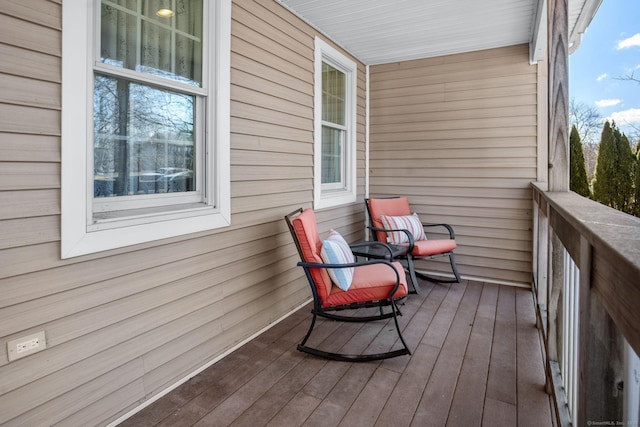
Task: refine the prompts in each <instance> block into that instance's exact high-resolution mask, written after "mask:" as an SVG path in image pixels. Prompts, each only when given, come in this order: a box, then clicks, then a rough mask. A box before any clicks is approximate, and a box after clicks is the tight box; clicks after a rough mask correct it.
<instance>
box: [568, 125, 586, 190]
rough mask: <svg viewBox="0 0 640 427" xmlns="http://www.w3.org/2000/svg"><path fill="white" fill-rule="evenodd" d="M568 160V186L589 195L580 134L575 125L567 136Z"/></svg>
mask: <svg viewBox="0 0 640 427" xmlns="http://www.w3.org/2000/svg"><path fill="white" fill-rule="evenodd" d="M569 162H570V165H571V169H570V171H569V188H570V189H571V191H575V192H576V193H578V194H580V195H581V196H584V197H591V191H590V190H589V182H588V180H587V168H586V167H585V163H584V153H583V151H582V142H581V141H580V134H579V133H578V129H577V128H576V126H575V125H573V126H572V127H571V136H570V137H569Z"/></svg>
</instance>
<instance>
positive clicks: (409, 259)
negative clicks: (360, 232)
mask: <svg viewBox="0 0 640 427" xmlns="http://www.w3.org/2000/svg"><path fill="white" fill-rule="evenodd" d="M388 198H389V199H396V198H397V197H388ZM365 206H366V207H367V215H368V216H369V224H370V225H369V227H367V228H368V229H369V230H371V231H372V233H371V234H372V235H373V239H374V240H375V241H378V233H377V232H378V231H381V232H384V233H387V232H389V231H402V232H403V233H405V234H406V235H407V238H408V240H409V244H408V246H407V251H406V252H405V253H404V255H400V256H396V258H395V259H397V260H401V261H406V263H407V268H406V270H407V272H408V273H409V277H410V278H411V282H412V283H413V288H414V289H415V290H416V292H417V293H419V292H420V285H419V284H418V277H419V278H421V279H424V280H428V281H430V282H435V283H460V281H461V280H462V279H461V278H460V273H459V272H458V267H457V265H456V260H455V256H454V253H453V251H449V252H442V253H439V254H434V255H427V256H419V257H414V256H413V255H412V254H411V252H412V251H413V248H414V246H415V239H414V238H413V235H412V234H411V232H409V230H405V229H399V230H395V229H386V228H377V227H375V226H374V224H373V217H372V215H371V209H370V208H369V199H368V198H367V199H365ZM422 227H424V228H428V227H444V228H446V230H447V232H448V233H449V238H450V239H451V240H455V238H456V235H455V233H454V231H453V227H451V226H450V225H449V224H430V223H422ZM443 256H448V257H449V263H450V264H451V271H452V272H453V275H454V276H455V278H454V279H440V278H437V277H433V276H429V275H427V274H424V273H421V272H419V271H416V269H415V264H414V260H415V259H434V258H440V257H443Z"/></svg>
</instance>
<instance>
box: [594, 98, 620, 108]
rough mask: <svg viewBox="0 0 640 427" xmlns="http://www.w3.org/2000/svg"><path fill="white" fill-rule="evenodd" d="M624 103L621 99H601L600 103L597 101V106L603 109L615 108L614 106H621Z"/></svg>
mask: <svg viewBox="0 0 640 427" xmlns="http://www.w3.org/2000/svg"><path fill="white" fill-rule="evenodd" d="M621 102H622V101H620V100H619V99H601V100H600V101H596V106H597V107H600V108H603V107H613V106H614V105H618V104H620V103H621Z"/></svg>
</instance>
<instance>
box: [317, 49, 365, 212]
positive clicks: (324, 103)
mask: <svg viewBox="0 0 640 427" xmlns="http://www.w3.org/2000/svg"><path fill="white" fill-rule="evenodd" d="M315 52H316V53H315V94H314V98H315V101H314V102H315V133H314V140H315V142H314V204H315V208H316V209H318V208H324V207H330V206H337V205H341V204H345V203H353V202H355V201H356V133H355V128H356V72H357V66H356V63H355V62H353V61H351V60H350V59H348V58H347V57H346V56H344V55H343V54H341V53H340V52H338V51H337V50H336V49H334V48H333V47H331V46H329V45H328V44H327V43H325V42H323V41H322V40H321V39H318V38H316V41H315Z"/></svg>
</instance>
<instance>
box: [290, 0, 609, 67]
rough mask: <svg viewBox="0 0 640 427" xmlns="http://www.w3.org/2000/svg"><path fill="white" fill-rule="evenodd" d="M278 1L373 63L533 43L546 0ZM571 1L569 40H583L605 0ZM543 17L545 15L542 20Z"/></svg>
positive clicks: (359, 56)
mask: <svg viewBox="0 0 640 427" xmlns="http://www.w3.org/2000/svg"><path fill="white" fill-rule="evenodd" d="M278 1H279V2H280V3H281V4H283V5H284V6H285V7H287V8H288V9H290V10H291V11H292V12H294V13H295V14H297V15H298V16H300V17H301V18H302V19H304V20H305V21H307V22H308V23H310V24H311V25H312V26H314V27H315V28H316V29H318V30H319V31H321V32H322V33H324V34H325V35H326V36H328V37H329V38H331V39H332V40H333V41H334V42H336V43H338V44H339V45H340V46H342V47H343V48H345V49H346V50H347V51H349V52H350V53H351V54H353V55H354V56H355V57H356V58H358V59H359V60H361V61H362V62H364V63H365V64H369V65H373V64H382V63H388V62H396V61H403V60H411V59H418V58H428V57H434V56H442V55H448V54H454V53H461V52H469V51H475V50H482V49H490V48H497V47H503V46H511V45H516V44H522V43H530V42H532V41H534V39H535V37H536V28H537V22H538V20H537V19H536V16H537V13H538V8H539V7H540V5H542V3H543V0H278ZM568 1H569V5H568V8H569V31H570V38H571V40H570V41H571V42H573V43H576V42H578V43H579V34H580V33H582V32H584V28H586V26H587V25H588V24H589V23H590V22H591V18H592V17H593V14H595V11H596V10H597V6H598V5H599V4H600V2H601V1H602V0H568ZM544 21H546V18H543V20H542V22H543V24H542V25H544ZM581 26H583V27H584V28H583V27H581ZM544 31H545V32H546V29H545V30H544ZM539 43H540V42H539ZM544 43H546V42H544V41H543V43H542V44H544Z"/></svg>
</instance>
